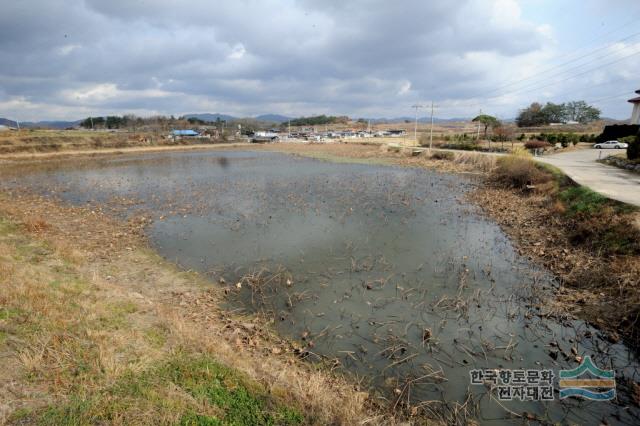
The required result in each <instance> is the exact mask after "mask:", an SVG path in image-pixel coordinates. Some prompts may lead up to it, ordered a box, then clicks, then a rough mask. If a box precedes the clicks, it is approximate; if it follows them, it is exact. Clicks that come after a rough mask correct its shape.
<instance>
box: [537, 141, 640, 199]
mask: <svg viewBox="0 0 640 426" xmlns="http://www.w3.org/2000/svg"><path fill="white" fill-rule="evenodd" d="M617 152H618V151H616V152H615V153H617ZM609 154H610V152H609V151H606V150H605V151H602V150H596V149H581V150H576V151H570V152H563V153H561V154H555V155H550V156H548V157H540V158H538V160H539V161H542V162H544V163H548V164H551V165H553V166H556V167H558V168H559V169H560V170H562V171H563V172H564V173H565V174H566V175H568V176H569V177H570V178H571V179H573V180H574V181H576V182H577V183H579V184H580V185H583V186H586V187H589V188H591V189H592V190H594V191H596V192H599V193H600V194H602V195H605V196H607V197H609V198H612V199H614V200H618V201H622V202H625V203H628V204H633V205H635V206H640V175H638V174H636V173H631V172H629V171H626V170H622V169H618V168H617V167H613V166H608V165H605V164H602V163H598V162H597V161H596V160H597V159H598V158H599V157H600V155H602V157H603V158H604V157H605V156H606V155H609Z"/></svg>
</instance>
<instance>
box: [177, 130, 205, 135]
mask: <svg viewBox="0 0 640 426" xmlns="http://www.w3.org/2000/svg"><path fill="white" fill-rule="evenodd" d="M171 136H173V137H196V136H200V133H198V132H196V131H195V130H172V131H171Z"/></svg>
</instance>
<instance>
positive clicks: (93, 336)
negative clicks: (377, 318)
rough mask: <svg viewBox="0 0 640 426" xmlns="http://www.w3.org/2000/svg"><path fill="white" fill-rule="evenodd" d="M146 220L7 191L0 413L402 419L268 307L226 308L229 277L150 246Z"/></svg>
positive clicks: (115, 419)
mask: <svg viewBox="0 0 640 426" xmlns="http://www.w3.org/2000/svg"><path fill="white" fill-rule="evenodd" d="M43 218H46V219H43ZM145 223H146V221H145V220H144V219H142V218H138V219H137V220H131V221H130V222H129V223H128V224H122V223H119V222H117V221H116V220H114V219H112V218H110V217H108V216H107V215H106V214H103V213H102V212H100V211H96V210H90V209H87V208H79V207H67V206H61V205H59V204H57V203H55V202H53V201H51V200H47V199H44V198H39V197H33V196H21V195H18V194H12V195H11V196H9V195H8V194H0V285H1V286H2V292H0V356H2V359H3V367H2V368H0V383H2V384H1V385H0V422H2V423H4V422H8V423H18V424H32V423H49V424H62V423H64V424H87V423H105V422H106V423H109V424H176V423H180V422H182V423H187V424H196V423H197V422H206V421H207V419H209V420H210V421H214V420H215V419H226V421H227V422H231V423H233V421H242V422H245V423H238V424H252V423H253V422H259V423H261V424H262V423H264V424H268V423H269V422H275V423H276V424H301V423H303V424H329V423H335V424H354V423H355V422H356V421H362V420H363V419H366V420H367V421H368V423H369V424H382V423H384V424H394V423H395V422H396V420H395V419H394V418H393V416H391V415H390V414H387V413H386V412H385V410H383V409H380V408H379V407H377V406H376V405H375V404H374V403H373V402H372V401H373V399H372V398H371V397H370V395H369V394H368V393H367V392H366V391H365V390H363V389H360V386H359V385H358V384H356V383H353V382H351V381H350V380H348V379H346V378H344V377H341V376H340V375H338V374H337V373H333V372H331V371H330V370H329V368H324V367H323V366H321V365H313V364H311V363H308V362H305V361H303V360H302V359H300V357H299V356H298V355H297V354H296V351H295V347H294V346H292V344H291V343H290V342H288V341H287V340H284V339H282V338H280V337H278V336H277V335H276V334H275V333H274V332H272V330H271V328H270V326H269V324H268V323H266V322H265V321H263V320H262V319H261V318H258V317H256V316H241V315H239V314H234V313H232V312H229V311H225V310H224V309H222V308H221V306H220V305H221V300H222V297H223V296H222V289H221V288H219V287H215V286H214V287H212V286H211V283H210V282H208V281H205V280H204V279H203V278H201V277H200V276H199V275H197V274H194V273H191V272H183V271H180V270H178V269H176V268H175V267H173V266H172V265H170V264H168V263H166V262H165V261H163V260H162V259H160V258H159V257H158V256H157V255H155V254H154V253H153V252H151V251H150V250H149V249H147V248H146V243H145V241H144V239H143V238H142V236H141V235H142V231H143V228H144V226H145ZM184 366H188V368H187V369H185V368H186V367H184ZM198 372H201V373H198ZM189 374H193V375H194V376H193V377H190V376H189V377H187V376H185V375H189ZM211 374H214V375H215V376H216V377H219V378H223V381H222V384H221V385H220V384H219V385H217V386H219V387H220V388H216V389H209V388H207V386H213V385H212V383H213V384H215V383H218V382H217V381H216V380H217V379H216V380H213V379H212V377H209V376H211ZM207 392H209V394H211V392H214V393H215V394H216V395H218V396H217V398H223V397H225V398H229V402H228V405H225V404H222V405H221V402H220V401H219V400H209V399H207V398H206V397H203V395H207ZM220 395H222V396H220ZM234 398H235V399H234ZM221 406H223V407H225V406H226V407H227V411H226V412H225V411H224V410H223V411H220V407H221ZM229 407H231V408H229ZM225 416H226V417H225ZM247 416H248V417H247ZM251 416H258V417H255V418H254V420H250V419H251V418H253V417H251ZM248 419H249V420H248ZM256 419H257V420H256ZM190 422H191V423H190Z"/></svg>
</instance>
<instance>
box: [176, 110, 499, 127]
mask: <svg viewBox="0 0 640 426" xmlns="http://www.w3.org/2000/svg"><path fill="white" fill-rule="evenodd" d="M184 117H185V118H197V119H198V120H203V121H216V120H217V119H218V118H220V120H224V121H234V120H240V119H241V118H240V117H234V116H232V115H227V114H210V113H199V114H185V115H184ZM247 118H249V119H253V120H258V121H265V122H269V123H278V124H280V123H286V122H287V121H289V120H293V119H294V118H296V117H288V116H286V115H280V114H262V115H258V116H256V117H247ZM363 120H366V121H371V123H372V124H384V123H389V124H393V123H404V122H405V121H408V122H413V121H414V120H415V117H408V116H407V117H394V118H363ZM433 121H434V123H448V122H459V121H471V118H437V117H434V118H433ZM505 121H511V120H505ZM418 122H419V123H430V122H431V118H430V117H421V118H418Z"/></svg>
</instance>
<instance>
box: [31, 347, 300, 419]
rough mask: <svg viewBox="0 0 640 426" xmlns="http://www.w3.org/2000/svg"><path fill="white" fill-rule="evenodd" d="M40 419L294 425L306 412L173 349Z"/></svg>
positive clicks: (205, 360)
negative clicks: (170, 353) (167, 355)
mask: <svg viewBox="0 0 640 426" xmlns="http://www.w3.org/2000/svg"><path fill="white" fill-rule="evenodd" d="M37 417H38V418H37V420H38V422H40V423H42V424H56V425H72V424H73V425H75V424H95V423H111V422H115V421H117V422H120V423H125V424H150V423H154V424H175V423H180V424H184V425H208V424H212V425H216V424H220V425H247V426H248V425H295V424H301V423H303V422H304V417H303V416H302V415H301V414H300V413H299V412H298V411H297V410H295V409H292V408H290V407H285V406H282V405H279V404H278V403H277V402H276V401H274V400H273V399H272V398H271V397H270V396H269V395H268V393H267V392H266V390H265V389H264V387H262V386H261V385H259V384H257V383H255V382H252V381H250V380H248V379H246V378H245V377H244V376H242V375H241V374H239V373H237V372H236V371H234V370H232V369H229V368H227V367H224V366H223V365H221V364H220V363H218V362H217V361H215V360H214V359H212V358H211V357H208V356H205V355H195V356H193V355H186V354H182V353H177V354H175V355H174V356H173V358H172V359H170V360H169V361H168V362H165V363H162V364H161V365H159V366H158V367H156V368H151V369H149V370H146V371H144V372H141V373H128V374H125V375H123V376H122V377H121V378H120V379H119V380H118V381H117V382H116V383H115V384H114V385H113V386H111V387H108V388H106V389H103V390H100V391H97V392H94V393H83V392H79V393H77V394H74V395H73V396H72V397H71V398H70V400H69V402H68V403H67V404H65V405H62V406H50V407H48V408H46V409H45V410H43V411H42V412H41V413H39V414H38V416H37Z"/></svg>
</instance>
